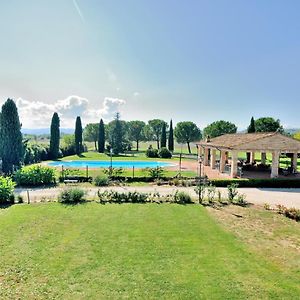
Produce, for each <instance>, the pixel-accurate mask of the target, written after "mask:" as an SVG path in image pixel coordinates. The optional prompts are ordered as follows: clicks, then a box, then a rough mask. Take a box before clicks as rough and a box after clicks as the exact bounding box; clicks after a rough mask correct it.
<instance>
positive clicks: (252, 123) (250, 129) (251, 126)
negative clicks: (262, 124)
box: [247, 117, 256, 133]
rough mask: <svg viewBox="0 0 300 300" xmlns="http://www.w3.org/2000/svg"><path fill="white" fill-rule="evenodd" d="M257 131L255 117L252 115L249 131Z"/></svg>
mask: <svg viewBox="0 0 300 300" xmlns="http://www.w3.org/2000/svg"><path fill="white" fill-rule="evenodd" d="M255 131H256V130H255V121H254V118H253V117H252V118H251V121H250V125H249V126H248V128H247V132H248V133H254V132H255Z"/></svg>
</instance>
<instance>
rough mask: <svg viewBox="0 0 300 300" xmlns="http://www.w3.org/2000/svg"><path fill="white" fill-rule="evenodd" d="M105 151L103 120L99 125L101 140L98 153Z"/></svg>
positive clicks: (99, 139)
mask: <svg viewBox="0 0 300 300" xmlns="http://www.w3.org/2000/svg"><path fill="white" fill-rule="evenodd" d="M104 150H105V128H104V123H103V120H102V119H101V120H100V123H99V138H98V152H99V153H104Z"/></svg>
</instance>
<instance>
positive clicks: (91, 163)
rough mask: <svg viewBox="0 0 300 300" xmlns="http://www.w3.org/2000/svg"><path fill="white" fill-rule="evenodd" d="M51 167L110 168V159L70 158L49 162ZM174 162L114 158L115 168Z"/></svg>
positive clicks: (149, 166) (113, 165) (165, 164)
mask: <svg viewBox="0 0 300 300" xmlns="http://www.w3.org/2000/svg"><path fill="white" fill-rule="evenodd" d="M48 165H49V166H51V167H61V166H64V167H66V168H86V167H89V168H109V167H110V166H111V165H110V161H109V160H69V161H52V162H50V163H48ZM172 166H174V164H172V163H168V162H162V161H138V160H132V161H130V160H113V161H112V167H113V168H132V167H135V168H155V167H172Z"/></svg>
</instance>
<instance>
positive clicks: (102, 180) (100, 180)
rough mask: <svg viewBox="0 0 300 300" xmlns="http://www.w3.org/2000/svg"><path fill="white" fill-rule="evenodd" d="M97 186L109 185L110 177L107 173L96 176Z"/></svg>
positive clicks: (95, 182)
mask: <svg viewBox="0 0 300 300" xmlns="http://www.w3.org/2000/svg"><path fill="white" fill-rule="evenodd" d="M94 184H95V186H107V185H109V178H108V176H105V175H98V176H96V177H95V178H94Z"/></svg>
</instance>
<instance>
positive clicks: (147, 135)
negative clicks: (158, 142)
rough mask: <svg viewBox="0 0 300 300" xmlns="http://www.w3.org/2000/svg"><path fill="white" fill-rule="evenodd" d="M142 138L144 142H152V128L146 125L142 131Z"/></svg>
mask: <svg viewBox="0 0 300 300" xmlns="http://www.w3.org/2000/svg"><path fill="white" fill-rule="evenodd" d="M143 136H144V139H145V141H147V142H152V141H153V140H154V134H153V130H152V128H151V127H150V126H149V124H147V125H146V126H145V127H144V129H143Z"/></svg>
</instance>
